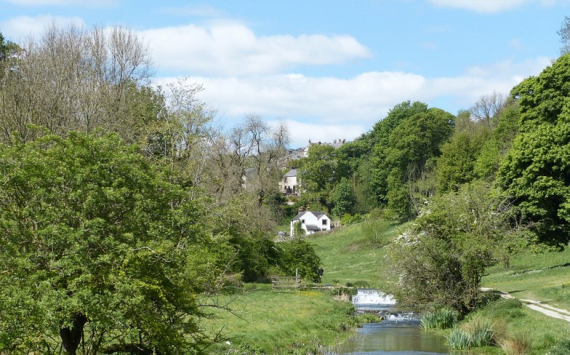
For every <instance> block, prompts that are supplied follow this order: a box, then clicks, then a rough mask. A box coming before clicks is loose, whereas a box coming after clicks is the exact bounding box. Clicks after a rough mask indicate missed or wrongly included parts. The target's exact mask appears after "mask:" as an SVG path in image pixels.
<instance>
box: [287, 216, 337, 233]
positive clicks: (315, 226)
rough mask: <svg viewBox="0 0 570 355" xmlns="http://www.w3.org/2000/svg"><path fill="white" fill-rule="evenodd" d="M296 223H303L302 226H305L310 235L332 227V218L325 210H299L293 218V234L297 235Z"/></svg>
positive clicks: (304, 228)
mask: <svg viewBox="0 0 570 355" xmlns="http://www.w3.org/2000/svg"><path fill="white" fill-rule="evenodd" d="M295 223H301V228H303V230H304V231H305V233H306V234H308V235H309V234H313V233H315V232H320V231H328V230H330V229H331V219H330V218H329V217H328V216H327V214H326V213H324V212H316V211H315V212H313V211H304V212H299V213H298V214H297V215H296V216H295V217H294V218H293V219H292V220H291V236H294V235H295Z"/></svg>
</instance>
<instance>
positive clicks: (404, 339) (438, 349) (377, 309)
mask: <svg viewBox="0 0 570 355" xmlns="http://www.w3.org/2000/svg"><path fill="white" fill-rule="evenodd" d="M352 301H353V303H354V306H355V307H356V310H357V311H360V312H374V313H379V314H381V315H383V316H384V317H385V318H386V319H385V320H383V321H382V322H380V323H369V324H365V325H364V326H363V327H362V328H360V329H358V332H357V334H356V335H355V336H353V337H351V338H349V339H348V340H347V341H346V342H345V343H344V344H343V345H342V346H341V347H340V353H341V354H371V355H372V354H385V355H420V354H421V355H428V354H429V355H435V354H437V355H441V354H449V348H448V347H447V345H446V344H445V338H444V337H442V336H440V335H437V334H434V333H431V332H426V331H423V330H422V329H421V328H420V321H419V315H418V314H414V313H409V312H406V313H398V311H397V309H396V302H395V300H394V299H393V298H392V297H391V296H390V295H386V294H384V293H382V292H378V291H377V290H366V289H364V290H358V294H357V295H355V296H353V299H352Z"/></svg>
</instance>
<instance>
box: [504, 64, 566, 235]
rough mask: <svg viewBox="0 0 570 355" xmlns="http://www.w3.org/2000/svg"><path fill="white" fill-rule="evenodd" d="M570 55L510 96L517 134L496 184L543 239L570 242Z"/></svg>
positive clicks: (525, 81)
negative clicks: (516, 108) (516, 110)
mask: <svg viewBox="0 0 570 355" xmlns="http://www.w3.org/2000/svg"><path fill="white" fill-rule="evenodd" d="M569 82H570V55H565V56H562V57H560V58H559V59H558V60H557V61H556V62H555V63H553V65H552V66H550V67H548V68H546V69H545V70H544V71H543V72H542V73H541V74H540V75H539V76H538V77H531V78H528V79H526V80H524V81H523V82H522V83H520V84H519V85H518V86H516V87H515V88H514V89H513V90H512V92H511V94H512V96H513V97H514V98H515V99H516V100H517V101H518V104H519V106H520V110H521V125H520V133H519V135H518V136H517V137H516V138H515V140H514V142H513V146H512V148H511V150H510V151H509V153H508V155H507V156H506V157H505V159H504V160H503V161H502V163H501V167H500V169H499V172H498V176H497V182H498V184H499V186H501V187H502V188H503V189H504V190H505V191H506V193H507V194H509V195H511V196H513V197H514V198H515V199H516V203H517V205H518V207H519V208H520V210H521V211H522V213H523V214H524V215H525V216H527V218H528V219H529V220H530V221H533V222H535V223H536V231H537V232H538V233H539V236H540V238H541V240H542V241H544V242H548V243H551V244H558V243H562V244H567V243H568V242H569V241H570V86H569V85H568V83H569Z"/></svg>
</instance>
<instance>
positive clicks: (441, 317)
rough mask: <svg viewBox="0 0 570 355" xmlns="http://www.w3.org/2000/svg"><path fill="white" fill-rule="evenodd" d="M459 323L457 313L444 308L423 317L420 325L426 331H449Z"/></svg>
mask: <svg viewBox="0 0 570 355" xmlns="http://www.w3.org/2000/svg"><path fill="white" fill-rule="evenodd" d="M456 321H457V312H456V311H454V310H451V309H449V308H442V309H439V310H437V311H435V312H428V313H425V314H423V315H422V319H421V321H420V324H421V326H422V328H424V329H448V328H451V327H453V326H454V324H455V322H456Z"/></svg>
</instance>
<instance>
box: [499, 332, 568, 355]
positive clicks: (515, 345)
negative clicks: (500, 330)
mask: <svg viewBox="0 0 570 355" xmlns="http://www.w3.org/2000/svg"><path fill="white" fill-rule="evenodd" d="M499 345H500V346H501V349H503V351H504V352H505V354H506V355H525V354H528V353H529V352H530V349H531V347H532V341H531V338H530V337H529V336H528V334H525V333H515V334H512V335H509V336H507V337H505V338H503V339H500V340H499ZM568 354H570V353H568Z"/></svg>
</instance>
